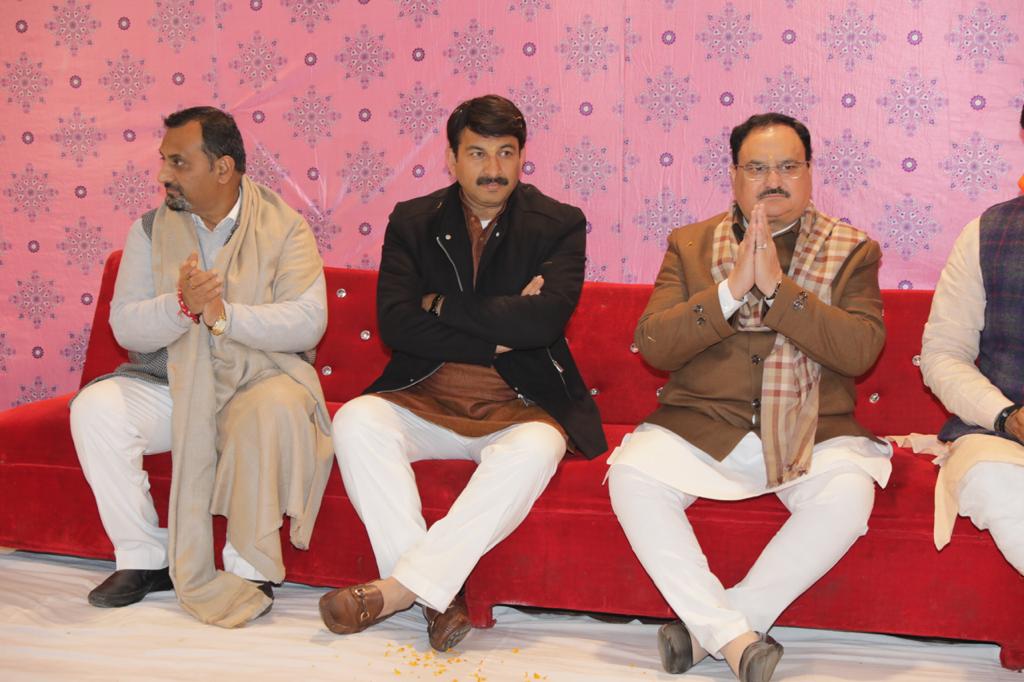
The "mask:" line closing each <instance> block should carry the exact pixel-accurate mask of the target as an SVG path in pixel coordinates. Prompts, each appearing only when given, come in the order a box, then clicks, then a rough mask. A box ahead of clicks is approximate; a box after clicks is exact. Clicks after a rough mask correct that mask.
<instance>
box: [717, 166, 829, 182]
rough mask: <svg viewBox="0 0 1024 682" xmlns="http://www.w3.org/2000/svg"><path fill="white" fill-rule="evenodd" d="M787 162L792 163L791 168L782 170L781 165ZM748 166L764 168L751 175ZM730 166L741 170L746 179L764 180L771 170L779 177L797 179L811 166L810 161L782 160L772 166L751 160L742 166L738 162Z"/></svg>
mask: <svg viewBox="0 0 1024 682" xmlns="http://www.w3.org/2000/svg"><path fill="white" fill-rule="evenodd" d="M788 164H793V168H792V169H791V170H790V171H789V172H784V171H783V170H782V166H783V165H788ZM749 166H761V167H763V168H764V170H763V171H762V172H761V173H759V174H757V175H753V174H752V171H751V170H750V169H749ZM732 167H733V168H735V169H736V170H737V171H742V172H743V177H744V178H746V179H747V180H764V179H765V178H767V177H768V176H769V175H771V173H772V171H775V172H776V173H778V175H779V177H780V178H787V179H789V180H799V179H800V178H802V177H803V176H804V169H805V168H810V167H811V162H810V161H783V162H782V163H780V164H776V165H774V166H773V165H771V164H767V163H755V162H753V161H751V162H748V163H745V164H743V165H742V166H741V165H739V164H738V163H734V164H732Z"/></svg>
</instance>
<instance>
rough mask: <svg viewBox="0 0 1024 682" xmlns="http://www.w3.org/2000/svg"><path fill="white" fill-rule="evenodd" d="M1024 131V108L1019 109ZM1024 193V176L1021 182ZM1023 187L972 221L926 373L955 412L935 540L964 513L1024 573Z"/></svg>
mask: <svg viewBox="0 0 1024 682" xmlns="http://www.w3.org/2000/svg"><path fill="white" fill-rule="evenodd" d="M1020 127H1021V130H1022V131H1024V108H1022V109H1021V113H1020ZM1018 184H1019V185H1020V189H1021V192H1024V177H1021V179H1020V180H1019V181H1018ZM1022 264H1024V194H1022V195H1020V196H1017V197H1015V198H1013V199H1010V200H1009V201H1006V202H1003V203H1001V204H996V205H995V206H992V207H990V208H988V209H987V210H986V211H985V212H984V213H982V214H981V216H980V217H978V218H975V219H974V220H972V221H971V222H970V223H968V224H967V226H966V227H964V229H963V231H962V232H961V233H960V236H959V237H957V240H956V243H955V244H953V250H952V252H951V253H950V254H949V260H948V261H947V262H946V266H945V267H944V268H943V269H942V274H941V275H940V276H939V282H938V284H936V285H935V296H934V298H933V299H932V310H931V314H930V315H929V317H928V323H927V324H926V325H925V327H924V338H923V340H922V344H921V372H922V374H923V375H924V382H925V384H927V385H928V387H929V388H930V389H932V391H934V392H935V395H937V396H938V397H939V400H941V401H942V404H943V405H945V407H946V409H947V410H949V411H950V412H951V413H952V414H953V416H952V417H950V418H949V421H947V422H946V424H945V425H944V426H943V427H942V430H941V431H940V432H939V439H940V440H943V441H946V442H949V443H950V446H949V451H948V453H946V454H945V455H944V456H941V457H939V458H938V459H937V460H936V461H937V463H939V464H940V465H941V466H942V469H941V471H940V472H939V477H938V480H937V481H936V484H935V546H936V547H937V548H938V549H942V548H943V547H945V546H946V545H947V544H949V541H950V539H951V538H952V536H953V523H954V522H955V521H956V516H957V514H958V513H959V514H960V515H961V516H966V517H969V518H970V519H971V522H972V523H974V525H975V526H977V527H978V528H980V529H981V530H988V531H989V533H991V535H992V539H993V540H994V541H995V543H996V546H997V547H998V548H999V551H1000V552H1002V553H1003V556H1004V557H1006V560H1007V561H1008V562H1009V563H1010V565H1011V566H1013V567H1014V568H1015V569H1017V572H1018V573H1021V574H1022V575H1024V410H1022V409H1021V407H1022V406H1024V334H1022V331H1024V266H1022Z"/></svg>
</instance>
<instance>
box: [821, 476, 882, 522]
mask: <svg viewBox="0 0 1024 682" xmlns="http://www.w3.org/2000/svg"><path fill="white" fill-rule="evenodd" d="M826 491H827V493H828V495H827V501H828V502H829V504H830V506H832V508H833V509H835V510H836V512H837V513H836V517H837V518H838V519H839V520H840V523H841V524H842V526H843V528H845V529H848V530H849V532H851V533H854V534H855V537H860V536H861V535H864V534H865V533H867V532H868V519H869V518H870V516H871V510H872V509H873V508H874V506H875V481H874V479H872V478H871V477H870V476H868V475H867V474H866V473H864V472H862V471H846V472H842V473H839V474H837V475H836V476H834V477H832V479H831V480H830V481H829V482H828V484H827V486H826Z"/></svg>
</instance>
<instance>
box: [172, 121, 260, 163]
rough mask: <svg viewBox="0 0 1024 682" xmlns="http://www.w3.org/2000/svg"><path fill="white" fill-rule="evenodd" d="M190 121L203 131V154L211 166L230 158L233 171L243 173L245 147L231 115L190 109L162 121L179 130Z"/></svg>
mask: <svg viewBox="0 0 1024 682" xmlns="http://www.w3.org/2000/svg"><path fill="white" fill-rule="evenodd" d="M190 121H199V126H200V127H201V128H202V130H203V152H205V153H206V156H207V157H209V159H210V164H211V166H212V165H213V162H214V161H216V160H217V159H219V158H220V157H222V156H230V157H231V158H232V159H234V161H235V170H237V171H238V172H239V173H244V172H245V145H244V144H243V143H242V133H241V132H239V130H238V126H237V125H235V119H234V117H233V116H231V114H229V113H227V112H224V111H221V110H220V109H217V108H215V107H191V108H189V109H182V110H181V111H176V112H174V113H173V114H171V115H170V116H168V117H167V118H165V119H164V125H165V126H166V127H168V128H180V127H181V126H183V125H185V124H186V123H189V122H190Z"/></svg>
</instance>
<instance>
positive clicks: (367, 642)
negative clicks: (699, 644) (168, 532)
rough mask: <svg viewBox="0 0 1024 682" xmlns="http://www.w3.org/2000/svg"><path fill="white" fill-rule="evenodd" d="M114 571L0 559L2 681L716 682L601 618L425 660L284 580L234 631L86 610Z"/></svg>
mask: <svg viewBox="0 0 1024 682" xmlns="http://www.w3.org/2000/svg"><path fill="white" fill-rule="evenodd" d="M111 570H113V568H112V563H110V562H106V561H92V560H85V559H77V558H71V557H58V556H52V555H42V554H31V553H26V552H13V553H11V552H9V551H4V552H0V679H2V680H4V681H5V682H12V681H15V680H192V681H198V680H247V681H252V680H321V679H322V680H333V681H339V680H342V681H343V680H358V681H362V680H390V681H394V682H404V681H408V680H436V681H443V682H450V681H458V682H484V681H487V682H504V681H508V682H513V681H514V682H531V681H539V680H550V681H555V680H559V681H560V680H569V681H584V680H586V681H588V682H593V681H601V680H677V681H678V682H707V681H710V680H716V681H720V682H727V681H729V680H733V679H735V678H734V677H733V676H732V674H731V673H730V672H729V670H728V668H727V667H726V665H725V663H723V662H718V661H712V660H710V659H709V660H707V661H705V662H703V663H701V664H700V665H699V666H697V667H696V668H694V669H693V670H691V671H690V673H688V674H687V675H685V676H674V675H668V674H666V673H664V672H661V669H660V665H659V663H658V653H657V648H656V644H655V633H656V631H657V625H649V624H641V623H639V622H631V623H628V624H608V623H603V622H600V621H598V620H595V619H593V618H590V617H588V616H583V615H569V614H562V613H558V614H554V613H550V614H549V613H544V614H536V613H524V612H522V611H518V610H516V609H513V608H510V607H499V608H498V609H496V610H495V615H496V617H497V620H498V624H497V626H496V627H494V628H492V629H490V630H474V631H473V632H472V633H470V635H469V636H468V637H467V638H466V639H465V640H464V641H463V642H462V644H461V645H460V646H459V647H458V648H457V650H455V651H452V652H449V653H447V654H437V653H435V652H433V651H432V650H431V648H430V645H429V644H428V642H427V635H426V631H425V626H424V623H423V619H422V616H421V615H420V613H419V610H418V609H412V610H410V611H407V612H405V613H402V614H398V615H397V616H395V617H393V618H391V619H389V620H387V621H385V622H384V623H381V624H379V625H376V626H375V627H373V628H371V629H370V630H367V631H366V632H363V633H360V634H358V635H349V636H345V637H339V636H336V635H333V634H331V633H330V632H328V631H327V629H326V628H324V626H323V624H322V623H321V622H320V617H319V615H318V613H317V606H316V605H317V599H318V598H319V597H320V595H321V594H322V593H323V592H324V591H325V590H324V589H323V588H313V587H307V586H304V585H294V584H285V585H283V586H282V587H280V588H277V589H276V590H275V593H276V597H277V598H276V601H275V602H274V609H273V611H272V612H271V613H270V614H269V615H268V616H265V617H263V618H261V619H259V620H258V621H256V622H254V623H252V624H250V625H249V626H247V627H245V628H241V629H238V630H223V629H220V628H217V627H213V626H209V625H201V624H199V623H198V622H196V621H195V620H194V619H192V618H191V617H190V616H188V615H187V614H186V613H185V612H183V611H182V610H181V609H180V608H178V605H177V603H176V602H175V601H174V596H173V594H172V593H170V592H165V593H160V594H157V595H151V596H149V597H147V598H146V599H145V600H144V601H143V602H141V603H139V604H135V605H133V606H129V607H126V608H122V609H97V608H93V607H91V606H89V605H88V603H86V600H85V595H86V593H87V592H88V591H89V590H90V589H91V588H92V587H93V586H94V585H96V584H97V583H99V582H100V581H101V580H102V579H103V578H104V577H105V576H106V575H107V574H108V573H109V572H110V571H111ZM772 634H773V635H774V636H775V638H776V639H778V640H779V641H780V642H782V643H783V644H784V646H785V647H786V654H785V656H784V657H783V659H782V662H781V663H780V665H779V668H778V670H777V671H776V674H775V678H774V679H775V680H776V681H780V680H791V681H793V682H796V681H804V682H810V681H812V680H813V681H814V682H851V681H864V682H869V681H876V680H884V681H885V682H936V681H940V680H971V681H975V680H977V681H985V682H990V681H999V680H1006V681H1007V682H1024V675H1022V674H1020V673H1013V672H1010V671H1007V670H1004V669H1003V668H1001V667H1000V665H999V660H998V655H999V649H998V647H996V646H995V645H990V644H972V643H948V642H921V641H913V640H907V639H901V638H898V637H889V636H885V635H866V634H857V633H846V632H831V631H824V630H805V629H799V628H775V629H774V630H773V631H772Z"/></svg>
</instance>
